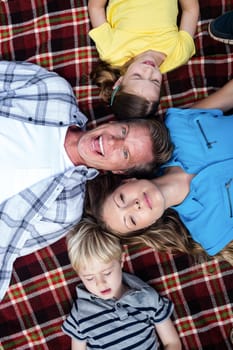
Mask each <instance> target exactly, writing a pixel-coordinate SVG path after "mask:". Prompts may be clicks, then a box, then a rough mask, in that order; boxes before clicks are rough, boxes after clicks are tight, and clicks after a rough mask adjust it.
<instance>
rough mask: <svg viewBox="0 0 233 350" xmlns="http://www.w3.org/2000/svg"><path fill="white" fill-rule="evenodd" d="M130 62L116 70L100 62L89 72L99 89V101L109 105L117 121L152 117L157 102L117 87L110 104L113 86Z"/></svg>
mask: <svg viewBox="0 0 233 350" xmlns="http://www.w3.org/2000/svg"><path fill="white" fill-rule="evenodd" d="M132 61H133V59H131V60H129V61H128V62H127V63H126V64H125V65H124V66H123V67H121V68H117V67H112V66H111V65H110V64H109V63H107V62H105V61H101V60H100V61H99V62H98V64H97V65H96V67H95V68H94V70H93V71H92V72H91V79H92V81H93V83H94V84H96V85H97V86H98V87H99V88H100V94H99V95H100V97H101V99H102V100H103V101H105V102H106V103H108V104H109V105H111V108H112V111H113V113H114V114H115V116H116V117H117V119H125V118H145V117H154V116H155V113H156V111H157V108H158V104H159V100H157V101H149V100H147V99H146V98H144V97H142V96H138V95H134V94H131V93H127V92H125V91H124V85H121V86H120V87H119V89H118V90H117V92H116V94H115V95H114V99H113V101H112V103H111V97H112V93H113V85H114V84H115V82H116V81H117V80H118V78H120V76H121V75H122V74H124V72H125V71H126V69H127V68H128V66H129V65H130V64H131V63H132Z"/></svg>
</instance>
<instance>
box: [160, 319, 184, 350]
mask: <svg viewBox="0 0 233 350" xmlns="http://www.w3.org/2000/svg"><path fill="white" fill-rule="evenodd" d="M155 329H156V332H157V333H158V336H159V338H160V340H161V342H162V344H163V349H164V350H181V348H182V346H181V341H180V338H179V336H178V333H177V331H176V329H175V327H174V325H173V323H172V321H171V319H170V318H169V319H167V320H165V321H163V322H161V323H158V324H156V326H155Z"/></svg>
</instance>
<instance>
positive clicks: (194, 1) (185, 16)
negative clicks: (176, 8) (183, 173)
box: [179, 0, 199, 37]
mask: <svg viewBox="0 0 233 350" xmlns="http://www.w3.org/2000/svg"><path fill="white" fill-rule="evenodd" d="M179 2H180V6H181V9H182V15H181V21H180V28H179V30H185V31H186V32H188V33H189V34H190V35H191V36H192V37H193V36H194V34H195V32H196V29H197V21H198V17H199V3H198V0H179Z"/></svg>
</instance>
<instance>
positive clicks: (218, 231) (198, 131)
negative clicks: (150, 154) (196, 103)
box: [164, 108, 233, 255]
mask: <svg viewBox="0 0 233 350" xmlns="http://www.w3.org/2000/svg"><path fill="white" fill-rule="evenodd" d="M165 123H166V126H167V127H168V129H169V130H170V135H171V139H172V142H173V144H174V152H173V156H172V158H171V160H170V161H169V162H167V163H166V164H165V166H164V167H165V168H166V167H169V166H179V167H181V168H182V169H183V170H184V171H185V172H187V173H189V174H195V175H196V176H195V177H194V178H193V180H192V182H191V185H190V192H189V194H188V196H187V197H186V198H185V200H184V201H183V202H182V203H181V204H180V205H177V206H174V207H173V209H175V210H176V211H177V212H178V213H179V215H180V218H181V220H182V221H183V223H184V224H185V226H186V227H187V228H188V229H189V231H190V234H191V235H192V237H193V239H194V240H195V241H197V242H198V243H200V244H201V245H202V247H203V248H204V249H205V250H206V252H207V253H208V254H209V255H215V254H216V253H218V252H219V251H220V250H222V249H223V248H224V247H225V246H226V245H227V244H228V243H229V242H230V241H231V240H233V181H232V179H233V137H232V131H233V116H224V115H223V113H222V112H221V111H220V110H201V109H178V108H171V109H169V110H168V112H167V116H166V121H165Z"/></svg>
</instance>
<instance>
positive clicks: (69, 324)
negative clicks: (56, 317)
mask: <svg viewBox="0 0 233 350" xmlns="http://www.w3.org/2000/svg"><path fill="white" fill-rule="evenodd" d="M77 315H78V300H76V301H75V302H74V304H73V307H72V309H71V312H70V314H69V315H68V317H67V319H66V320H65V322H64V323H63V325H62V327H61V328H62V330H63V332H64V333H65V334H67V335H69V336H70V337H71V338H74V339H76V340H78V341H86V339H87V337H86V336H85V335H84V334H82V332H81V330H80V327H79V323H78V319H77Z"/></svg>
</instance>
